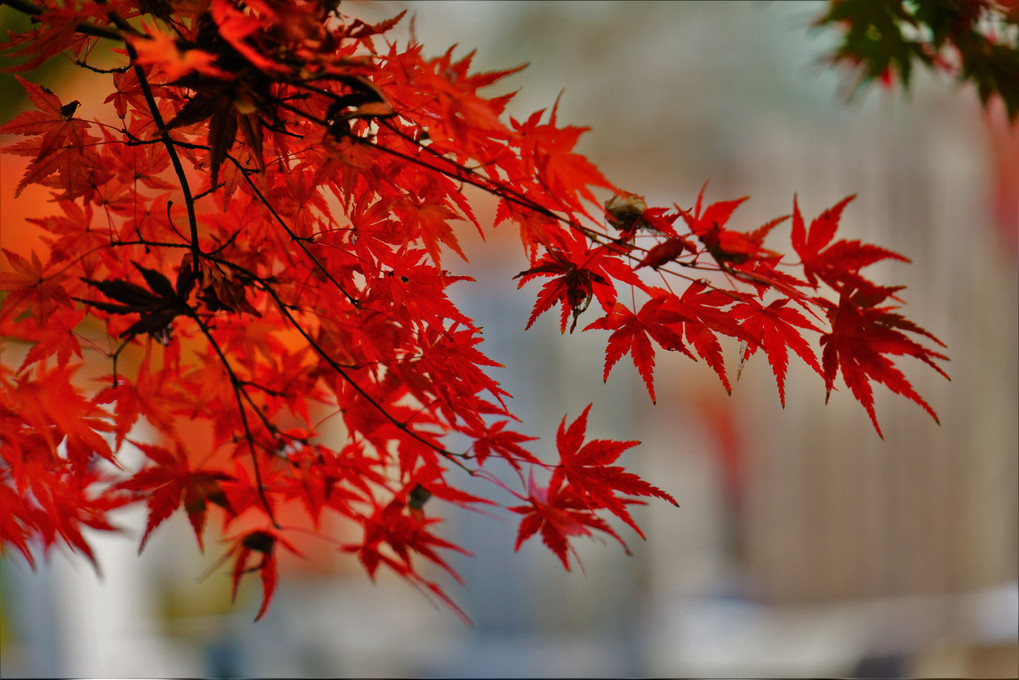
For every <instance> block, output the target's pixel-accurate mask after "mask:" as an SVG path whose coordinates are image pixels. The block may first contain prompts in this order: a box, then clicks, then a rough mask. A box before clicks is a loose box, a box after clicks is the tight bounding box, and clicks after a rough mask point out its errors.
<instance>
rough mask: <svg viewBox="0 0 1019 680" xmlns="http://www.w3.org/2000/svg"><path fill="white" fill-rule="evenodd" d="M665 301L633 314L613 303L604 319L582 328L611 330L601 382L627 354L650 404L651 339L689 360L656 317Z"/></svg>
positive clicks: (655, 299) (674, 335) (664, 298)
mask: <svg viewBox="0 0 1019 680" xmlns="http://www.w3.org/2000/svg"><path fill="white" fill-rule="evenodd" d="M667 301H668V297H667V296H664V295H659V296H656V297H653V298H652V299H651V300H649V301H648V302H646V303H645V304H644V306H643V307H641V309H640V311H639V312H637V313H636V314H634V313H633V312H631V311H630V309H629V308H628V307H626V306H625V305H623V304H621V303H619V302H616V303H615V304H613V305H612V306H611V307H610V308H609V309H608V310H607V313H606V315H605V316H603V317H601V318H600V319H596V320H594V321H593V322H591V323H590V324H588V325H587V327H585V328H584V330H585V331H586V330H590V329H592V328H600V329H602V330H610V331H612V335H610V336H609V341H608V344H607V345H606V347H605V370H604V372H603V373H602V380H603V381H605V380H608V377H609V372H610V371H611V370H612V367H613V366H614V365H615V364H616V362H617V361H619V359H620V358H622V357H623V355H625V354H627V353H629V354H630V357H631V358H632V359H633V365H634V367H636V369H637V371H638V372H639V373H640V376H641V378H643V380H644V385H645V386H646V387H647V391H648V395H650V397H651V401H652V402H654V401H656V399H655V383H654V369H655V350H654V346H653V345H652V344H651V340H655V341H656V342H658V344H659V345H660V346H661V347H662V348H663V349H666V350H678V351H681V352H684V353H685V354H687V355H688V356H690V357H691V358H692V357H693V355H691V354H690V353H689V351H687V349H686V347H685V346H684V345H683V340H682V337H681V336H680V335H679V334H677V333H676V331H675V330H673V329H672V328H670V327H669V326H668V325H667V324H666V323H663V322H662V320H661V318H659V314H660V312H661V311H662V306H663V305H664V304H665V303H666V302H667Z"/></svg>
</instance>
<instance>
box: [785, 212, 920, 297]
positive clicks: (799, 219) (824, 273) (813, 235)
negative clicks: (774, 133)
mask: <svg viewBox="0 0 1019 680" xmlns="http://www.w3.org/2000/svg"><path fill="white" fill-rule="evenodd" d="M854 198H856V194H853V195H851V196H846V197H845V198H843V199H842V200H841V201H839V202H838V203H836V204H835V205H833V206H832V207H830V208H828V209H827V210H825V211H824V212H822V213H821V214H820V215H819V216H818V217H817V218H815V219H814V220H813V221H812V222H811V223H810V229H809V231H807V230H805V229H804V225H803V216H802V215H801V214H800V207H799V205H797V202H796V198H795V197H793V229H792V243H793V248H794V249H795V250H796V253H797V254H798V255H799V256H800V261H801V262H802V263H803V272H804V274H805V275H806V277H807V281H808V282H809V283H810V285H811V286H813V287H814V288H817V281H818V279H820V280H821V281H824V282H825V283H827V284H828V285H829V286H831V287H832V288H834V289H835V290H842V288H843V287H846V286H850V287H853V288H857V289H861V290H863V289H868V288H869V289H871V290H875V286H874V284H872V283H871V282H870V281H868V280H867V279H865V278H863V277H862V276H860V275H859V271H860V269H861V268H862V267H865V266H867V265H870V264H874V263H875V262H880V261H881V260H886V259H893V260H901V261H902V262H909V260H908V259H907V258H905V257H903V256H902V255H899V254H898V253H896V252H893V251H891V250H888V249H886V248H881V247H879V246H875V245H871V244H869V243H861V242H860V241H845V240H842V241H836V242H834V243H831V240H832V239H833V238H834V237H835V231H836V229H838V226H839V219H840V218H841V216H842V210H843V209H844V208H845V207H846V205H847V204H848V203H849V202H850V201H852V200H853V199H854ZM829 243H831V245H828V244H829ZM825 246H828V247H827V248H825Z"/></svg>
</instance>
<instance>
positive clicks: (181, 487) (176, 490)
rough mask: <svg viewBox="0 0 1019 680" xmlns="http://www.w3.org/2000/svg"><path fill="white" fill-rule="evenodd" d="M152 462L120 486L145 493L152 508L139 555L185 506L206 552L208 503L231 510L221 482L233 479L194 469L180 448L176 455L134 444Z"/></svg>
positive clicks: (147, 503)
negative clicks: (151, 536)
mask: <svg viewBox="0 0 1019 680" xmlns="http://www.w3.org/2000/svg"><path fill="white" fill-rule="evenodd" d="M132 444H134V445H135V446H137V447H138V448H139V449H141V450H142V452H143V453H144V454H145V455H146V456H147V457H148V458H149V460H151V461H152V463H153V465H151V466H149V467H146V468H144V469H142V470H140V471H139V472H137V473H135V474H134V476H132V477H131V478H130V479H126V480H124V481H123V482H121V483H120V484H119V485H118V488H120V489H124V490H128V491H134V492H136V493H139V494H142V495H143V496H144V497H145V499H146V501H145V502H146V505H147V506H148V508H149V518H148V521H147V522H146V524H145V533H144V534H143V535H142V540H141V543H140V544H139V545H138V552H139V553H140V552H141V551H142V550H144V549H145V543H146V542H147V541H148V540H149V536H150V535H151V534H152V531H153V530H154V529H155V528H156V527H158V526H159V525H160V524H162V523H163V522H164V521H165V520H166V519H167V518H168V517H169V516H170V515H172V514H173V512H174V511H175V510H176V509H177V508H179V507H180V505H181V503H183V504H184V510H185V512H187V514H188V520H189V521H190V522H191V527H192V528H193V529H194V531H195V538H196V539H197V540H198V547H199V548H201V549H202V550H204V549H205V546H204V542H203V540H202V532H203V530H204V529H205V519H206V515H207V512H208V503H213V504H215V505H218V506H220V507H222V508H226V509H227V510H230V504H229V503H228V502H227V498H226V495H225V494H224V493H223V490H222V489H221V488H220V485H219V483H220V482H221V481H224V480H228V479H232V477H231V476H230V475H227V474H225V473H222V472H216V471H212V470H205V469H198V470H193V469H191V465H190V463H189V462H188V459H187V455H186V453H185V452H184V451H183V450H182V449H181V448H180V446H179V445H178V448H177V452H176V454H173V453H170V452H169V451H168V450H166V449H164V448H162V447H160V446H153V445H151V444H143V443H140V442H132Z"/></svg>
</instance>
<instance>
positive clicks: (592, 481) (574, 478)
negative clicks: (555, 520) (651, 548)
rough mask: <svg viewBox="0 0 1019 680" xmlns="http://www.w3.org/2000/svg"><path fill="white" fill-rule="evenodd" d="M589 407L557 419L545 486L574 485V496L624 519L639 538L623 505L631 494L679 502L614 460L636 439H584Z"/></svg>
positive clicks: (628, 501)
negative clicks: (553, 461)
mask: <svg viewBox="0 0 1019 680" xmlns="http://www.w3.org/2000/svg"><path fill="white" fill-rule="evenodd" d="M590 411H591V405H590V404H588V406H587V408H585V409H584V412H583V413H581V414H580V416H579V417H578V418H577V419H576V420H574V421H573V423H571V424H570V426H569V427H566V418H563V419H562V421H561V422H560V423H559V430H558V432H557V433H556V448H557V449H558V451H559V458H560V463H559V465H557V466H556V468H555V470H554V471H553V472H552V480H551V482H549V488H551V489H557V488H559V486H560V485H561V484H562V483H563V482H566V483H567V484H568V485H569V486H570V487H572V488H573V489H575V493H576V495H577V497H579V498H580V499H581V500H583V501H584V502H586V503H587V504H588V507H589V508H591V509H592V510H593V509H598V508H605V509H606V510H608V511H609V512H611V513H612V514H614V515H616V516H617V517H619V518H620V519H621V520H623V521H624V522H626V523H627V524H628V525H629V526H630V528H632V529H633V530H634V531H636V532H637V533H638V534H639V535H640V537H641V538H644V533H643V532H642V531H641V530H640V528H639V527H638V526H637V524H636V523H635V522H634V521H633V518H632V517H631V516H630V513H629V512H627V510H626V505H627V504H629V503H633V502H634V499H633V498H630V497H633V496H650V497H654V498H661V499H664V500H667V501H669V502H670V503H672V504H673V505H679V504H678V503H677V502H676V499H674V498H673V497H672V496H670V495H669V494H667V493H666V492H664V491H662V490H661V489H659V488H658V487H656V486H654V485H652V484H649V483H648V482H646V481H644V480H643V479H641V478H640V477H638V476H637V475H635V474H633V473H632V472H627V471H626V470H625V469H623V468H622V467H620V466H618V465H611V463H614V462H616V460H618V459H619V456H620V455H621V454H622V453H623V451H626V450H627V449H629V448H632V447H634V446H636V445H637V444H639V443H640V442H637V441H628V442H622V441H615V440H611V439H593V440H591V441H589V442H587V443H585V442H584V437H585V435H586V433H587V416H588V413H590Z"/></svg>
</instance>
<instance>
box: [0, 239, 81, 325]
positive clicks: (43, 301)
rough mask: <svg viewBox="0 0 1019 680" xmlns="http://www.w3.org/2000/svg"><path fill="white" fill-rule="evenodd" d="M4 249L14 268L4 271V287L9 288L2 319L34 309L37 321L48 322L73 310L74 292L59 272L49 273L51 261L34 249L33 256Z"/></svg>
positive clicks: (0, 284)
mask: <svg viewBox="0 0 1019 680" xmlns="http://www.w3.org/2000/svg"><path fill="white" fill-rule="evenodd" d="M2 250H3V253H4V255H5V256H6V257H7V261H8V262H9V263H10V265H11V269H12V271H9V272H0V290H4V291H7V292H8V294H7V295H6V296H5V297H4V299H3V300H2V301H0V323H2V322H6V321H7V320H8V319H10V318H12V317H19V318H20V316H21V315H22V314H24V313H25V312H26V311H30V312H31V316H32V318H34V319H35V320H36V322H37V324H38V325H39V326H45V325H46V324H48V323H49V321H50V317H51V316H53V315H54V314H58V313H59V312H60V311H61V310H70V308H71V306H72V305H73V302H72V300H71V296H70V295H68V294H67V291H66V290H65V289H64V287H63V285H61V282H60V277H59V275H57V274H56V272H53V273H48V270H50V269H51V266H52V265H51V264H50V263H47V264H46V265H44V264H43V262H42V260H41V259H40V258H39V255H38V254H37V253H36V252H35V251H34V250H33V251H32V253H31V255H30V256H29V257H30V258H31V259H30V260H28V259H25V258H24V257H22V256H21V255H19V254H17V253H15V252H13V251H11V250H7V249H6V248H3V249H2Z"/></svg>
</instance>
